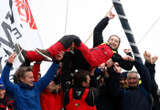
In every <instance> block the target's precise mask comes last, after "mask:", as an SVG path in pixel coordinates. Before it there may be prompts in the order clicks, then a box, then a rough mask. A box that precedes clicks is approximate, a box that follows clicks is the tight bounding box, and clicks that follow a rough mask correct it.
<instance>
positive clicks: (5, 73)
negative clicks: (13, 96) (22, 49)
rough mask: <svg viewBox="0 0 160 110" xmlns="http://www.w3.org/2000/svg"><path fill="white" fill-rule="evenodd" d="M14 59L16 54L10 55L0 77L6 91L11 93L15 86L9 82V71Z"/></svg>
mask: <svg viewBox="0 0 160 110" xmlns="http://www.w3.org/2000/svg"><path fill="white" fill-rule="evenodd" d="M15 58H16V53H13V54H11V55H10V56H9V58H8V62H7V63H6V65H5V67H4V69H3V71H2V76H1V77H2V80H3V82H4V84H5V86H6V87H7V91H13V90H14V87H15V85H14V84H13V83H12V82H11V81H10V80H9V75H10V71H11V68H12V64H13V62H14V59H15Z"/></svg>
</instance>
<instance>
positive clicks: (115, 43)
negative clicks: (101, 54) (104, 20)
mask: <svg viewBox="0 0 160 110" xmlns="http://www.w3.org/2000/svg"><path fill="white" fill-rule="evenodd" d="M108 44H109V45H110V47H111V48H112V49H114V50H117V49H118V47H119V45H120V38H119V37H118V36H117V35H111V36H110V38H109V39H108Z"/></svg>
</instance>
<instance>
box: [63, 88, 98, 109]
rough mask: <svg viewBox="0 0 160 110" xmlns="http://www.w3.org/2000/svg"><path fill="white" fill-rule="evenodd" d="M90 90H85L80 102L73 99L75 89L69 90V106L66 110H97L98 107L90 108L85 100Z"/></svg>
mask: <svg viewBox="0 0 160 110" xmlns="http://www.w3.org/2000/svg"><path fill="white" fill-rule="evenodd" d="M88 92H89V89H85V91H84V93H83V95H82V97H81V99H80V100H78V99H74V98H73V88H71V89H70V90H69V104H67V105H66V107H65V108H66V110H96V106H93V107H92V106H89V105H88V104H87V103H86V101H85V99H86V97H87V95H88Z"/></svg>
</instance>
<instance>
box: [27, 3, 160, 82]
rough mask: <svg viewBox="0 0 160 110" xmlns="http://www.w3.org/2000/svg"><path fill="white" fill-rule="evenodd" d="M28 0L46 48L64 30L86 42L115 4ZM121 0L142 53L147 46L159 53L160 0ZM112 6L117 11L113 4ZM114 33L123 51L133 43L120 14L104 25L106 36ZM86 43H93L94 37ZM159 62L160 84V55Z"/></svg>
mask: <svg viewBox="0 0 160 110" xmlns="http://www.w3.org/2000/svg"><path fill="white" fill-rule="evenodd" d="M29 1H30V7H31V9H32V14H33V16H34V19H35V22H36V24H37V27H38V30H39V33H40V36H41V39H42V42H43V47H44V48H47V47H49V46H50V45H52V44H53V43H55V42H56V41H57V40H58V39H60V38H61V37H62V36H63V35H65V34H75V35H78V36H79V37H80V38H81V40H82V41H84V42H85V41H86V39H87V38H88V37H89V35H90V34H91V33H92V31H93V29H94V27H95V26H96V24H97V23H98V22H99V21H100V20H101V19H102V18H103V17H104V16H105V15H106V13H107V12H108V10H109V9H110V8H111V7H112V0H29ZM121 2H122V5H123V8H124V10H125V13H126V15H127V18H128V20H129V23H130V26H131V28H132V31H133V33H134V36H135V40H136V42H137V46H138V48H139V51H140V53H141V56H142V57H143V52H144V50H147V51H149V52H151V54H152V55H157V56H160V42H159V40H160V36H159V35H160V28H158V27H159V26H160V13H159V10H160V8H159V4H160V0H121ZM67 4H68V5H67ZM67 6H68V8H67ZM67 9H68V11H67ZM112 10H113V12H114V13H115V14H116V12H115V10H114V8H113V9H112ZM67 12H68V14H67ZM66 15H68V16H66ZM65 26H66V30H65ZM111 34H117V35H119V36H120V37H121V41H122V42H121V45H120V48H119V52H120V53H121V54H122V55H123V49H125V48H130V46H129V44H128V41H127V39H126V36H125V34H124V32H123V29H122V28H121V24H120V22H119V19H118V17H117V16H116V17H115V18H114V19H113V20H111V21H110V22H109V25H108V26H107V28H106V29H105V31H104V33H103V35H104V39H105V40H107V39H108V36H110V35H111ZM86 45H88V46H89V47H92V39H90V40H89V41H88V42H87V44H86ZM156 65H157V66H156V80H157V83H158V84H159V85H160V68H159V67H160V59H159V60H158V61H157V63H156Z"/></svg>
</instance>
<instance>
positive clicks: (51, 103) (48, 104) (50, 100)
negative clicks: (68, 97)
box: [40, 89, 63, 110]
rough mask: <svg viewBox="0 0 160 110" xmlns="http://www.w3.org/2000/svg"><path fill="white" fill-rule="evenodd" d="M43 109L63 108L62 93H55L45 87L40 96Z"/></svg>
mask: <svg viewBox="0 0 160 110" xmlns="http://www.w3.org/2000/svg"><path fill="white" fill-rule="evenodd" d="M40 102H41V108H42V110H61V109H62V107H63V101H62V93H58V94H53V93H51V92H49V91H48V90H47V89H45V91H44V92H42V93H41V96H40Z"/></svg>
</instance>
